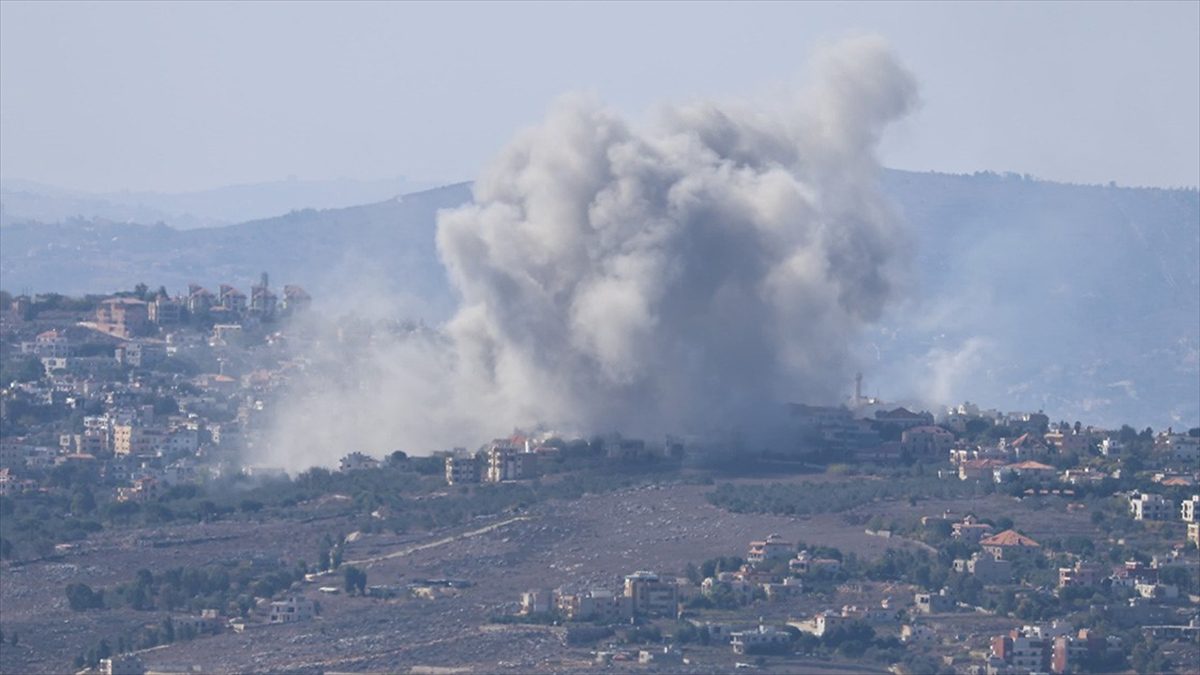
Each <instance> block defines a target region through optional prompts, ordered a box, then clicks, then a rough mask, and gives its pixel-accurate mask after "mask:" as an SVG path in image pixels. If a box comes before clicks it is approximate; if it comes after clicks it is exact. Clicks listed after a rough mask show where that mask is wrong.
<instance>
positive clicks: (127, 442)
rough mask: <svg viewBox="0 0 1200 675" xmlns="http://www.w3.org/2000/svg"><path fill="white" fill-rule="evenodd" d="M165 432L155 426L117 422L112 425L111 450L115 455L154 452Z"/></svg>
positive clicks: (151, 453) (156, 450)
mask: <svg viewBox="0 0 1200 675" xmlns="http://www.w3.org/2000/svg"><path fill="white" fill-rule="evenodd" d="M165 437H166V433H165V432H164V431H163V430H162V429H159V428H157V427H146V426H139V425H135V424H118V425H116V426H114V427H113V452H114V453H115V454H117V455H153V454H156V453H157V452H158V451H159V449H160V446H161V444H162V442H163V440H164V439H165Z"/></svg>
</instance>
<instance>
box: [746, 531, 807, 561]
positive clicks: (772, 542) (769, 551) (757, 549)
mask: <svg viewBox="0 0 1200 675" xmlns="http://www.w3.org/2000/svg"><path fill="white" fill-rule="evenodd" d="M795 551H796V545H795V544H793V543H791V542H790V541H784V540H783V537H782V536H781V535H778V534H770V535H767V538H766V539H765V540H763V541H752V542H750V550H749V551H748V552H747V553H746V562H748V563H751V564H754V565H759V564H763V563H766V564H770V563H772V562H776V561H779V562H782V561H785V560H787V559H788V558H791V557H792V554H793V553H794V552H795Z"/></svg>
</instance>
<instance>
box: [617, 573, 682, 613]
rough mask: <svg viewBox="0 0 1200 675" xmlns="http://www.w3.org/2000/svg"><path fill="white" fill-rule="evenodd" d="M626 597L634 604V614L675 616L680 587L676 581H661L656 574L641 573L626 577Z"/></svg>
mask: <svg viewBox="0 0 1200 675" xmlns="http://www.w3.org/2000/svg"><path fill="white" fill-rule="evenodd" d="M625 597H627V598H630V599H631V600H632V602H633V613H634V614H640V615H660V616H675V614H676V612H677V610H678V607H679V587H678V586H677V585H676V583H675V580H674V579H660V578H659V576H658V574H657V573H655V572H645V571H639V572H634V573H633V574H629V575H626V576H625Z"/></svg>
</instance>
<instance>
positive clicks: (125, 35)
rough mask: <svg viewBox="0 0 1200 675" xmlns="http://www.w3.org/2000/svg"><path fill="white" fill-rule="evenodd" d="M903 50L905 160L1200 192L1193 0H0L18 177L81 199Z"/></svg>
mask: <svg viewBox="0 0 1200 675" xmlns="http://www.w3.org/2000/svg"><path fill="white" fill-rule="evenodd" d="M857 33H877V34H879V35H882V36H884V37H885V38H887V39H888V40H889V41H890V42H891V44H892V45H893V46H894V48H895V49H896V51H897V52H898V54H899V55H900V57H901V59H902V60H903V61H904V62H905V63H906V64H907V65H908V67H909V68H910V69H911V70H912V71H913V72H914V73H915V74H916V76H917V78H918V80H919V81H920V83H921V97H922V101H923V104H922V107H921V108H920V109H919V110H918V111H917V113H916V114H915V115H914V116H913V117H912V118H911V119H910V120H909V121H907V122H905V123H903V124H902V125H901V126H899V127H897V128H895V129H893V133H892V134H891V136H889V137H888V138H887V139H886V141H885V143H884V150H883V152H884V161H885V162H886V163H887V164H889V165H891V166H895V167H899V168H908V169H920V170H924V169H934V170H939V171H954V172H969V171H975V170H981V169H991V170H997V171H1016V172H1020V173H1029V174H1033V175H1036V176H1039V177H1043V178H1050V179H1056V180H1063V181H1073V182H1089V183H1097V182H1108V181H1110V180H1115V181H1116V182H1118V183H1120V184H1123V185H1158V186H1181V185H1189V186H1195V185H1197V184H1198V183H1200V3H1196V2H1178V3H1165V4H1152V3H1138V4H1120V3H1100V4H1086V3H1078V2H1071V3H1063V4H1051V3H1012V4H1003V5H985V4H979V3H960V4H951V3H929V4H899V3H890V2H889V3H878V4H844V5H843V4H837V5H834V4H829V5H824V4H813V3H803V4H783V3H773V4H761V5H749V4H738V5H732V4H717V3H699V4H685V3H665V4H657V5H651V4H640V3H638V4H634V3H620V4H586V5H577V4H571V5H568V4H549V3H531V4H496V3H479V4H470V3H464V4H449V3H444V4H438V5H423V4H399V3H395V4H391V3H371V4H358V5H351V4H347V3H341V4H337V5H333V4H320V3H316V2H304V3H296V4H288V3H284V2H274V3H266V4H256V5H251V4H219V3H215V2H203V3H194V4H184V3H182V2H172V3H163V4H153V3H149V2H134V3H127V4H125V3H61V4H51V3H36V4H34V3H28V4H27V3H21V2H11V1H7V0H6V1H5V2H3V3H0V174H2V175H3V176H4V177H6V178H18V177H19V178H26V179H32V180H38V181H43V182H48V183H52V184H57V185H63V186H68V187H74V188H82V189H88V190H114V189H122V188H129V189H152V190H167V191H182V190H192V189H200V188H206V187H213V186H217V185H222V184H229V183H238V182H252V181H264V180H276V179H280V178H283V177H285V176H287V175H289V174H294V175H297V176H299V177H301V178H308V179H324V178H335V177H349V178H362V179H366V178H382V177H392V176H397V175H406V176H409V177H410V178H413V179H420V180H445V181H456V180H465V179H470V178H473V177H474V176H475V175H476V174H477V173H478V172H479V169H480V168H481V166H482V165H483V164H484V163H485V162H486V161H487V159H488V158H489V157H491V156H492V155H493V154H494V153H495V152H496V151H497V149H498V148H499V147H500V146H501V145H502V144H504V143H505V142H506V140H507V139H508V138H509V137H510V136H511V135H512V134H513V132H514V131H516V130H517V129H519V128H521V127H523V126H525V125H528V124H531V123H534V122H536V121H538V120H539V119H540V118H541V117H542V115H543V113H544V111H545V109H546V107H547V104H548V102H549V101H550V100H551V99H552V98H554V97H555V96H556V95H557V94H560V93H562V92H564V91H569V90H580V89H583V90H591V91H594V92H596V93H597V94H599V96H600V97H602V98H603V99H604V100H606V101H608V102H610V103H611V104H612V105H614V106H616V107H618V108H619V109H621V110H622V111H624V112H626V113H628V114H634V115H639V114H644V113H645V112H646V111H647V110H649V109H650V108H651V107H652V106H653V104H654V103H655V102H656V101H660V100H664V99H672V100H687V99H693V98H701V97H703V98H717V99H729V98H738V97H742V96H756V95H762V94H764V93H768V92H771V91H773V90H776V89H778V88H780V87H781V86H786V85H788V83H794V82H796V81H798V77H799V75H800V74H801V71H802V66H803V63H804V61H805V58H806V57H807V55H808V54H809V53H810V52H811V50H812V49H813V47H814V46H815V45H817V44H818V43H819V42H822V41H831V40H835V39H837V38H839V37H843V36H846V35H848V34H857Z"/></svg>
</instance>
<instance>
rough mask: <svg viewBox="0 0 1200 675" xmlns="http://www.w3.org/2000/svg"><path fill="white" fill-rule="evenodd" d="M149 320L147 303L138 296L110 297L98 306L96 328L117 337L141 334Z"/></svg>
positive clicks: (130, 336)
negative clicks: (137, 297)
mask: <svg viewBox="0 0 1200 675" xmlns="http://www.w3.org/2000/svg"><path fill="white" fill-rule="evenodd" d="M149 322H150V313H149V310H148V309H147V308H146V303H145V302H143V301H142V300H138V299H136V298H109V299H108V300H105V301H103V302H101V303H100V305H99V306H98V307H97V308H96V329H97V330H99V331H101V332H104V333H108V334H109V335H112V336H115V337H119V338H125V339H129V338H133V337H136V336H138V335H141V334H142V333H143V332H144V331H145V330H146V326H147V324H149Z"/></svg>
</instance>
